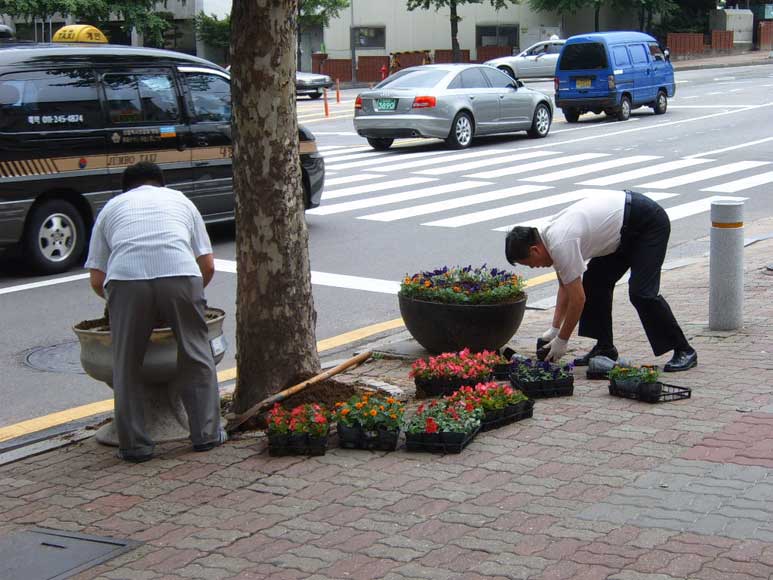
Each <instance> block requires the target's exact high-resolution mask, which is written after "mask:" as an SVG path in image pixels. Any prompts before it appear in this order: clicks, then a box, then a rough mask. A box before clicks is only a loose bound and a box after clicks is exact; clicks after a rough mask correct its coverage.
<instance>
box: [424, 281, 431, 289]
mask: <svg viewBox="0 0 773 580" xmlns="http://www.w3.org/2000/svg"><path fill="white" fill-rule="evenodd" d="M430 286H432V282H430V281H429V280H427V281H425V282H424V287H425V288H429V287H430Z"/></svg>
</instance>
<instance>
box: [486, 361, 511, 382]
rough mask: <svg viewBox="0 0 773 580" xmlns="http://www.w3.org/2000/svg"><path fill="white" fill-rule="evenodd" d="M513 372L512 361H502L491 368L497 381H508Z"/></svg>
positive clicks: (492, 374)
mask: <svg viewBox="0 0 773 580" xmlns="http://www.w3.org/2000/svg"><path fill="white" fill-rule="evenodd" d="M512 372H513V365H512V364H510V363H502V364H499V365H494V367H493V368H492V369H491V376H492V378H493V379H494V380H496V381H506V380H507V379H509V378H510V373H512Z"/></svg>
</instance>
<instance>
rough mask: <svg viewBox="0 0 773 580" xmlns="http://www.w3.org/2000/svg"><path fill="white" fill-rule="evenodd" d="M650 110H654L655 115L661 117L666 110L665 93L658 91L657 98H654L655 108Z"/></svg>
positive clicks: (666, 99) (666, 98)
mask: <svg viewBox="0 0 773 580" xmlns="http://www.w3.org/2000/svg"><path fill="white" fill-rule="evenodd" d="M652 108H653V109H655V114H656V115H662V114H663V113H665V112H666V110H668V96H667V95H666V91H663V90H661V91H658V96H657V97H656V98H655V106H654V107H652Z"/></svg>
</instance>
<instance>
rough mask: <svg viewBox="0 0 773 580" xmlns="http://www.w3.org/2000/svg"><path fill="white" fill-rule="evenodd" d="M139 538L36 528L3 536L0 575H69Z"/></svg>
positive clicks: (47, 578)
mask: <svg viewBox="0 0 773 580" xmlns="http://www.w3.org/2000/svg"><path fill="white" fill-rule="evenodd" d="M139 544H140V542H136V541H133V540H116V539H114V538H100V537H98V536H85V535H83V534H76V533H71V532H58V531H54V530H42V529H34V530H28V531H24V532H18V533H15V534H12V535H10V536H5V537H2V538H0V578H19V579H21V578H24V580H54V579H64V578H70V577H71V576H74V575H75V574H77V573H79V572H82V571H83V570H86V569H88V568H91V567H92V566H96V565H97V564H99V563H101V562H104V561H106V560H109V559H111V558H115V557H116V556H118V555H119V554H123V553H124V552H128V551H129V550H133V549H134V548H136V547H137V546H139Z"/></svg>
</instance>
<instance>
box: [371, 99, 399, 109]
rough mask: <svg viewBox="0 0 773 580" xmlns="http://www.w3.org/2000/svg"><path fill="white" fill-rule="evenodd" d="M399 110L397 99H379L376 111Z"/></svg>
mask: <svg viewBox="0 0 773 580" xmlns="http://www.w3.org/2000/svg"><path fill="white" fill-rule="evenodd" d="M396 108H397V99H377V100H376V110H378V111H394V110H395V109H396Z"/></svg>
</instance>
